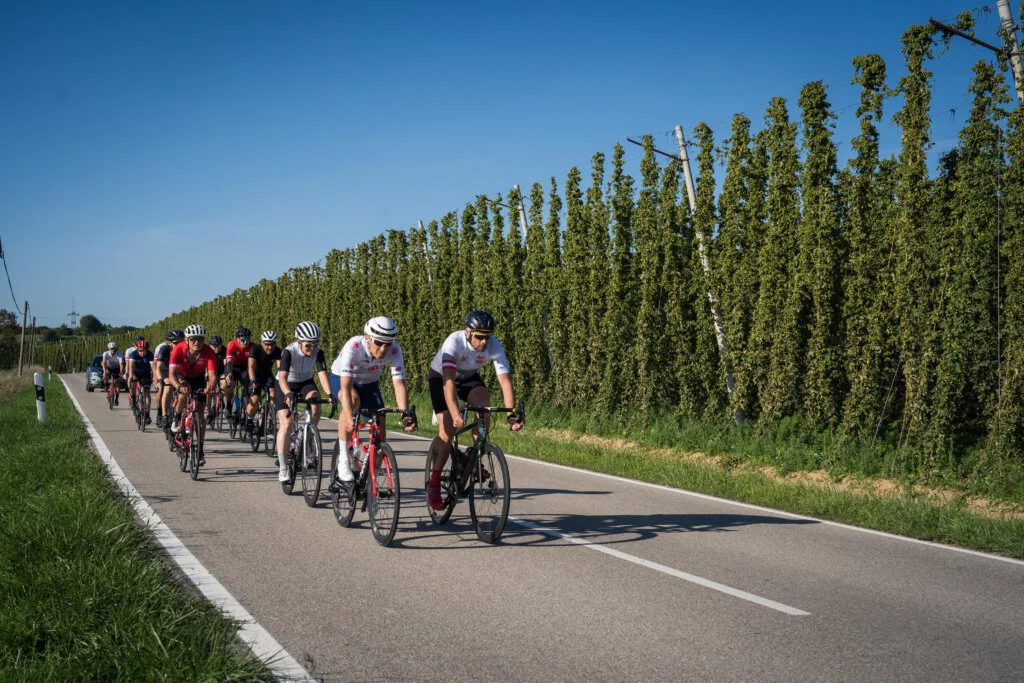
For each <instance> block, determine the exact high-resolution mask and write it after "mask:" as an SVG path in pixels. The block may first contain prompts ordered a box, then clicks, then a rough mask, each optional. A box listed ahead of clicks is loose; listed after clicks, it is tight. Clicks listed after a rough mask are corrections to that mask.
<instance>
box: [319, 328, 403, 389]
mask: <svg viewBox="0 0 1024 683" xmlns="http://www.w3.org/2000/svg"><path fill="white" fill-rule="evenodd" d="M388 365H390V366H391V379H405V370H404V368H403V367H402V366H403V360H402V347H401V346H399V345H398V343H397V342H393V343H392V344H391V347H390V348H389V349H388V350H387V351H386V352H385V353H384V356H383V357H381V358H374V357H373V356H371V355H370V350H369V349H368V348H367V347H366V337H365V336H364V335H361V334H360V335H357V336H355V337H352V338H351V339H349V340H348V341H347V342H345V346H343V347H342V348H341V353H339V354H338V357H337V358H335V359H334V362H333V363H331V372H332V373H333V374H335V375H338V376H339V377H351V378H352V381H353V383H355V384H368V383H370V382H376V381H377V378H378V377H380V373H381V372H383V370H384V367H385V366H388Z"/></svg>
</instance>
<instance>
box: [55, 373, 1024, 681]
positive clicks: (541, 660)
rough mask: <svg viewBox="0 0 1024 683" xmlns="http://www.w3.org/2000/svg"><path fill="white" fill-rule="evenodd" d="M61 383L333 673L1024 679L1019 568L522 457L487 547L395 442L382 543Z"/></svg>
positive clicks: (243, 464) (212, 452)
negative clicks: (392, 500) (438, 514)
mask: <svg viewBox="0 0 1024 683" xmlns="http://www.w3.org/2000/svg"><path fill="white" fill-rule="evenodd" d="M65 379H66V380H67V382H68V384H69V386H70V387H71V390H72V392H73V393H74V394H75V396H76V397H77V398H78V400H79V402H80V403H81V405H82V406H83V408H84V410H85V411H86V413H87V414H88V416H89V419H90V420H91V421H92V422H93V424H94V425H95V427H96V429H97V431H98V432H99V434H100V435H101V437H102V438H103V440H104V441H105V442H106V444H107V446H108V447H109V448H110V451H111V453H112V454H113V456H114V458H115V459H116V460H117V462H118V463H119V464H120V466H121V468H122V469H123V470H124V472H125V474H126V475H127V476H128V478H129V479H130V480H131V482H132V483H133V484H134V486H135V487H136V489H137V490H138V491H139V493H140V494H141V495H142V496H143V497H144V498H145V499H146V500H147V502H148V503H149V504H150V505H151V506H152V507H153V509H154V510H155V511H156V512H157V514H159V515H160V516H161V517H162V518H163V520H164V521H165V522H166V523H167V525H168V526H169V527H170V528H171V529H172V530H173V531H174V532H175V533H176V534H177V535H178V537H179V538H180V539H181V540H182V541H183V542H184V543H185V544H186V545H187V546H188V548H189V549H190V550H191V551H192V552H193V553H194V554H195V555H196V556H197V557H198V558H199V560H200V561H201V562H202V563H203V564H204V565H205V566H206V567H207V569H208V570H209V571H210V572H211V573H212V574H213V575H214V576H215V577H216V578H217V579H218V580H219V581H220V582H221V583H222V584H223V585H224V586H225V587H226V588H227V590H229V591H230V592H231V593H232V594H233V595H234V596H235V597H236V598H237V599H238V600H239V601H240V602H241V603H242V604H243V605H244V606H245V607H246V608H247V609H248V610H249V612H250V613H251V614H252V615H253V616H254V617H255V618H256V619H257V620H258V621H259V622H260V623H261V624H262V625H263V626H264V627H265V628H266V629H267V630H268V631H269V632H270V633H271V634H272V635H273V636H274V637H275V638H276V639H277V640H278V641H279V642H280V643H281V644H282V645H283V646H284V647H285V648H286V649H287V650H288V651H289V652H290V653H291V655H292V656H293V657H295V658H296V659H297V660H298V661H300V662H301V663H302V664H303V665H305V666H306V668H307V669H308V671H309V672H310V673H311V674H312V675H314V676H316V677H320V678H323V679H324V680H328V681H335V680H337V681H348V680H356V681H362V680H470V679H473V680H481V679H483V680H529V681H534V680H545V681H553V680H567V681H578V680H602V681H603V680H618V681H621V680H637V679H644V678H657V679H672V680H716V681H719V680H721V681H731V680H737V681H739V680H744V681H749V680H757V681H770V680H777V681H797V680H808V681H821V680H851V681H853V680H872V681H877V680H920V681H962V680H972V681H978V680H993V681H996V680H1014V681H1020V680H1022V679H1024V564H1022V563H1015V562H1012V561H1005V560H1001V559H998V558H992V557H988V556H982V555H976V554H969V553H963V552H957V551H955V550H952V549H948V548H942V547H936V546H933V545H927V544H921V543H913V542H908V541H906V540H902V539H896V538H891V537H886V536H883V535H879V534H871V533H865V532H863V531H859V530H854V529H849V528H843V527H839V526H835V525H830V524H823V523H819V522H816V521H813V520H808V519H803V518H797V517H794V516H792V515H788V514H786V513H781V512H773V511H768V510H761V509H755V508H751V507H749V506H742V505H739V504H734V503H729V502H725V501H719V500H714V499H709V498H706V497H701V496H695V495H689V494H686V493H681V492H674V491H667V490H664V489H661V488H658V487H652V486H647V485H641V484H637V483H633V482H626V481H623V480H617V479H614V478H609V477H601V476H595V475H593V474H589V473H584V472H580V471H576V470H570V469H567V468H559V467H552V466H549V465H544V464H542V463H537V462H531V461H528V460H523V459H518V458H510V459H509V467H510V478H511V482H512V506H511V516H512V517H513V519H512V520H510V522H509V525H508V527H507V529H506V531H505V535H504V537H503V539H502V542H501V543H500V544H499V545H497V546H489V545H485V544H484V543H481V542H480V541H479V540H478V539H477V537H476V535H475V533H474V532H473V529H472V526H471V524H470V519H469V510H468V505H467V503H465V502H462V503H460V504H459V506H458V507H457V508H456V510H455V513H454V515H453V517H452V519H451V521H450V522H449V523H448V524H447V525H446V526H444V527H438V526H436V525H434V524H433V522H431V520H430V518H429V516H428V515H427V512H426V508H425V500H424V495H423V465H424V457H425V451H426V445H427V442H426V441H423V440H419V439H410V438H406V437H403V436H402V435H401V434H400V433H391V435H390V437H389V440H390V442H391V444H392V445H393V447H394V448H395V451H396V452H397V453H398V456H399V465H400V469H401V483H402V510H401V522H400V524H399V528H398V533H397V535H396V537H395V540H394V543H393V544H392V546H391V547H389V548H383V547H380V546H378V545H377V543H375V542H374V540H373V537H372V536H371V533H370V530H369V525H368V521H367V517H366V514H365V513H362V512H357V513H356V518H355V523H354V524H353V526H352V527H350V528H347V529H346V528H341V527H340V526H339V525H338V524H337V522H336V521H335V519H334V515H333V514H332V512H331V507H330V500H329V499H328V498H327V496H326V494H324V495H323V496H322V498H321V501H320V503H319V505H318V506H317V507H316V508H312V509H311V508H309V507H307V506H306V505H305V503H304V502H303V500H302V497H301V493H300V492H299V490H300V487H299V486H298V485H297V486H296V493H295V494H293V495H291V496H286V495H284V494H283V493H282V491H281V488H280V486H279V485H278V483H277V468H276V467H275V466H274V461H273V459H272V458H268V457H267V456H265V455H262V454H252V453H250V451H249V449H248V446H247V445H246V444H240V443H239V442H237V441H234V442H232V441H230V440H229V439H228V437H227V435H226V434H220V433H217V432H212V431H211V432H209V433H208V440H207V448H206V453H207V465H206V466H205V467H204V468H203V469H202V471H201V472H200V478H199V480H198V481H192V480H191V479H190V478H189V476H188V475H187V474H186V473H182V472H179V471H178V467H177V460H176V457H175V456H174V455H173V454H171V453H170V452H168V450H167V447H166V445H165V441H164V439H163V437H162V435H161V434H160V433H159V432H158V431H156V430H154V431H152V432H147V433H146V434H140V433H139V432H138V431H137V430H136V429H135V424H134V420H133V419H132V416H131V412H130V410H129V408H128V402H127V397H124V398H123V400H122V401H121V405H120V406H119V407H118V408H117V409H115V410H113V411H110V410H108V408H107V406H106V401H105V397H104V396H103V395H102V394H101V393H99V392H96V393H93V394H87V393H86V392H85V389H84V381H83V377H82V375H74V376H65ZM333 432H334V425H333V423H330V424H329V425H328V426H327V428H326V429H325V431H324V449H325V451H329V449H330V448H331V447H333V444H334V433H333ZM419 433H420V434H422V435H431V436H432V432H431V431H430V427H429V425H426V428H421V430H420V432H419ZM595 551H597V552H595Z"/></svg>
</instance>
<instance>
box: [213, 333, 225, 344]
mask: <svg viewBox="0 0 1024 683" xmlns="http://www.w3.org/2000/svg"><path fill="white" fill-rule="evenodd" d="M222 343H223V340H222V339H221V338H220V335H219V334H215V335H213V336H212V337H210V346H220V345H221V344H222Z"/></svg>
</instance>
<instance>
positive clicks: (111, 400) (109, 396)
mask: <svg viewBox="0 0 1024 683" xmlns="http://www.w3.org/2000/svg"><path fill="white" fill-rule="evenodd" d="M107 407H108V408H110V409H111V410H113V409H114V381H113V380H111V381H110V386H109V387H107Z"/></svg>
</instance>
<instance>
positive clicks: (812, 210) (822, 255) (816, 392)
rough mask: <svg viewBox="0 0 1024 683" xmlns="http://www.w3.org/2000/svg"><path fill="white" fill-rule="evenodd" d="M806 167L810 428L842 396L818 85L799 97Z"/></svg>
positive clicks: (834, 415)
mask: <svg viewBox="0 0 1024 683" xmlns="http://www.w3.org/2000/svg"><path fill="white" fill-rule="evenodd" d="M800 108H801V110H802V117H803V123H804V135H803V141H804V150H805V152H806V154H805V161H804V168H803V178H802V189H803V192H802V198H803V216H802V217H801V220H800V228H799V231H798V234H799V238H800V242H801V244H800V247H799V251H800V254H801V259H800V264H801V266H802V272H801V273H800V279H801V283H800V284H801V291H802V295H803V297H805V300H806V303H807V304H808V306H809V310H808V311H807V313H808V318H807V322H808V339H807V360H806V366H807V370H806V373H807V376H806V378H805V380H804V385H805V394H804V406H803V408H804V412H805V413H806V415H807V417H808V419H809V420H810V422H811V424H813V425H815V426H817V427H828V426H831V425H834V424H836V423H838V421H839V415H840V406H841V405H842V398H843V394H844V391H845V378H844V374H845V373H844V369H845V368H844V367H843V362H842V360H843V353H842V348H841V344H842V330H841V315H840V311H841V303H842V263H843V261H844V256H845V251H846V250H845V246H844V244H843V241H842V239H841V236H840V232H839V203H838V198H837V197H836V189H835V176H836V173H837V167H836V146H835V143H833V141H832V128H833V125H834V124H833V120H834V119H835V115H834V114H833V113H832V108H831V105H830V104H829V102H828V98H827V95H826V92H825V84H824V83H822V82H821V81H814V82H812V83H808V84H807V85H805V86H804V87H803V89H802V90H801V91H800Z"/></svg>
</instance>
